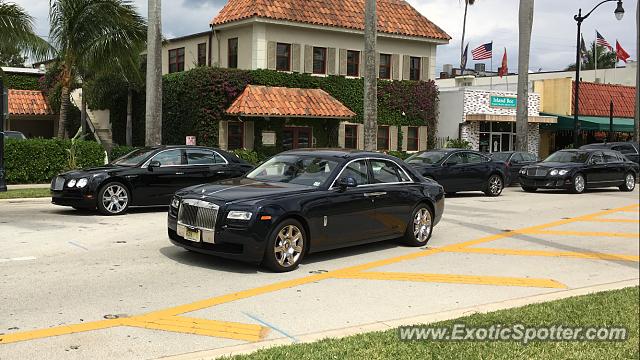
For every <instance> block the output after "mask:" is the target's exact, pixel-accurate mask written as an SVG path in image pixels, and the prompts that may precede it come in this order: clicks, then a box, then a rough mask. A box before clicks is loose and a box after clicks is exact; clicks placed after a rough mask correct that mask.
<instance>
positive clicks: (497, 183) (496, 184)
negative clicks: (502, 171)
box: [489, 176, 502, 195]
mask: <svg viewBox="0 0 640 360" xmlns="http://www.w3.org/2000/svg"><path fill="white" fill-rule="evenodd" d="M489 191H491V194H493V195H498V194H500V192H501V191H502V179H500V177H499V176H492V177H491V179H490V180H489Z"/></svg>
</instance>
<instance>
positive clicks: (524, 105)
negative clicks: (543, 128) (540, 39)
mask: <svg viewBox="0 0 640 360" xmlns="http://www.w3.org/2000/svg"><path fill="white" fill-rule="evenodd" d="M533 2H534V0H520V9H519V12H518V18H519V20H518V29H519V34H518V104H517V108H516V150H517V151H525V152H528V151H529V141H528V132H529V52H530V50H531V28H532V27H533Z"/></svg>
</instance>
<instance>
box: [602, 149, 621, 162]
mask: <svg viewBox="0 0 640 360" xmlns="http://www.w3.org/2000/svg"><path fill="white" fill-rule="evenodd" d="M604 161H605V162H607V163H617V162H620V158H619V157H618V154H616V153H614V152H613V151H605V152H604Z"/></svg>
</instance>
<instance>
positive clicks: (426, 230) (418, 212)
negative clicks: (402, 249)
mask: <svg viewBox="0 0 640 360" xmlns="http://www.w3.org/2000/svg"><path fill="white" fill-rule="evenodd" d="M432 233H433V212H432V211H431V209H430V208H429V206H427V205H426V204H419V205H418V206H416V208H415V209H414V210H413V213H412V214H411V221H410V222H409V224H407V230H406V231H405V234H404V239H403V240H404V243H405V244H407V245H409V246H424V245H426V244H427V243H428V242H429V239H431V234H432Z"/></svg>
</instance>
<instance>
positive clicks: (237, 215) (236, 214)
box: [227, 211, 253, 221]
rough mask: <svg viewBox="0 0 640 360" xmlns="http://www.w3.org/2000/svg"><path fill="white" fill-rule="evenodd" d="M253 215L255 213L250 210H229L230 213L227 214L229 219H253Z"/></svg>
mask: <svg viewBox="0 0 640 360" xmlns="http://www.w3.org/2000/svg"><path fill="white" fill-rule="evenodd" d="M251 215H253V214H252V213H251V212H249V211H229V214H227V219H231V220H244V221H247V220H251Z"/></svg>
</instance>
